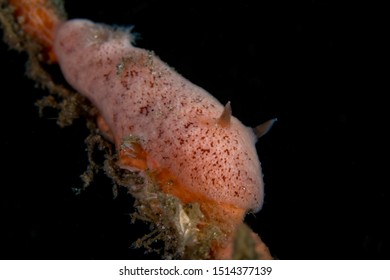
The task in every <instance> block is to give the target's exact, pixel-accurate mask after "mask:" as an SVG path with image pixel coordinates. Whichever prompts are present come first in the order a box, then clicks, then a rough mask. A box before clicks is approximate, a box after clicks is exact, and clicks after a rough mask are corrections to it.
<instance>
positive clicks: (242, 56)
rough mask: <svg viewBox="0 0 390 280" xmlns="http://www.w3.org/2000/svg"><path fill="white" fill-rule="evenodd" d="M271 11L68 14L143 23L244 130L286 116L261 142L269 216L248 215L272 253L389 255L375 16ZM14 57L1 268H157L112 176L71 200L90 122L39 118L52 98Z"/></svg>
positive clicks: (179, 8) (5, 86) (4, 91)
mask: <svg viewBox="0 0 390 280" xmlns="http://www.w3.org/2000/svg"><path fill="white" fill-rule="evenodd" d="M210 2H212V3H210ZM263 2H264V1H261V2H258V1H247V0H244V1H240V2H232V3H226V2H225V1H156V0H149V1H126V3H125V4H124V1H118V0H112V1H105V2H96V1H83V6H80V4H79V3H80V1H75V0H71V1H66V2H65V3H66V5H65V7H66V10H67V12H68V15H69V17H70V18H76V17H83V18H88V19H91V20H93V21H97V22H105V23H108V24H117V25H134V26H135V28H134V31H135V32H137V33H139V34H140V35H141V37H140V39H139V41H138V43H137V45H138V46H140V47H143V48H146V49H151V50H154V51H155V53H156V54H157V55H159V56H160V58H161V59H162V60H163V61H165V62H167V63H168V64H169V65H171V66H172V67H174V68H175V69H176V70H177V71H178V72H179V73H181V74H182V75H183V76H185V77H186V78H188V79H189V80H191V81H192V82H193V83H195V84H198V85H200V86H202V87H203V88H205V89H206V90H207V91H209V92H210V93H211V94H213V95H214V96H216V97H217V98H218V99H219V100H220V101H221V102H222V103H226V102H227V101H231V104H232V108H233V115H235V116H236V117H237V118H238V119H240V120H241V121H242V122H243V123H244V124H246V125H248V126H255V125H257V124H260V123H262V122H264V121H266V120H268V119H270V118H274V117H277V118H278V122H277V123H276V124H275V126H274V127H273V128H272V130H271V131H270V132H269V134H268V135H266V136H265V137H263V138H262V139H260V140H259V142H258V144H257V149H258V154H259V157H260V160H261V162H262V167H263V173H264V181H265V184H266V185H265V193H266V196H265V203H264V207H263V209H262V210H261V211H260V212H259V213H257V214H255V215H252V214H250V215H248V217H247V223H248V224H249V225H250V226H251V227H252V228H253V229H254V230H255V231H256V232H257V233H259V234H260V236H261V237H262V239H263V240H264V241H265V243H266V244H267V245H268V246H269V248H270V250H271V253H272V254H273V255H274V256H275V257H277V258H279V259H390V239H389V236H390V232H389V230H388V229H387V223H388V213H390V206H389V205H390V197H389V195H390V193H389V184H388V181H385V180H384V174H386V172H387V171H388V169H387V168H386V167H385V166H386V165H385V164H383V162H385V160H386V156H385V150H384V147H385V143H386V142H385V137H384V136H385V131H386V130H385V129H386V128H388V124H387V126H383V123H384V122H385V121H386V120H388V118H386V116H385V115H386V111H387V110H386V109H385V104H386V103H385V102H384V96H385V91H383V90H380V89H378V88H377V85H378V80H381V79H382V76H381V74H380V73H378V71H377V68H376V67H375V66H374V65H375V63H377V62H378V60H380V59H381V58H380V55H379V51H380V50H379V49H378V48H377V46H378V45H380V42H379V40H380V39H379V38H377V35H376V33H375V32H374V30H375V22H373V21H372V18H373V16H372V15H371V14H370V12H369V10H367V9H366V7H363V6H347V5H345V6H342V5H340V4H331V3H330V2H329V1H312V2H311V3H310V4H308V3H305V4H303V3H297V2H295V1H286V2H276V1H270V2H272V3H263ZM293 2H294V3H293ZM85 3H90V5H86V4H85ZM356 5H357V4H356ZM378 20H380V19H378ZM7 48H8V47H7V46H6V45H5V44H4V43H1V44H0V58H1V65H0V71H1V72H0V81H1V97H2V101H1V104H2V106H1V108H2V109H1V110H0V111H1V119H2V123H3V127H2V132H1V133H2V137H1V148H2V156H1V161H2V166H3V167H2V168H1V177H2V178H1V182H2V183H1V187H0V207H1V212H0V215H1V216H0V217H1V226H0V259H139V258H146V259H147V258H158V255H156V254H147V255H145V254H144V253H143V250H142V249H139V250H136V249H133V248H131V244H132V242H134V241H135V240H136V238H139V237H141V236H142V235H143V234H145V233H146V232H147V230H148V228H147V226H146V225H144V224H142V223H136V224H131V223H130V217H129V215H128V214H129V213H131V212H132V211H133V209H132V203H133V200H132V198H131V197H130V196H129V195H126V193H125V192H124V190H119V195H118V196H117V198H116V199H113V197H112V191H111V187H112V184H111V182H110V180H109V179H107V178H106V177H105V176H104V175H103V174H100V175H98V177H97V178H96V180H95V182H94V183H93V184H92V185H91V186H90V187H88V189H87V190H86V191H84V192H82V193H81V194H80V195H75V193H74V192H73V188H77V187H80V186H81V185H82V182H81V180H80V178H79V175H80V174H82V173H83V172H84V171H85V169H86V166H87V158H86V157H87V156H86V152H85V147H86V146H85V144H84V139H85V137H86V136H87V135H88V131H87V130H86V128H85V127H84V121H83V120H77V121H76V122H75V124H74V125H72V126H70V127H66V128H62V129H61V128H60V127H59V126H57V125H56V120H55V116H56V113H55V111H51V110H47V111H45V114H44V116H43V117H39V115H38V109H37V107H36V106H35V105H34V102H35V101H36V100H37V99H39V98H40V97H42V96H43V95H45V94H46V92H45V91H44V90H41V89H39V88H34V82H33V81H31V80H29V79H28V78H26V77H25V76H24V72H25V70H24V69H25V68H24V65H25V62H26V56H25V55H24V54H18V53H16V52H15V51H8V50H7ZM382 75H383V74H382Z"/></svg>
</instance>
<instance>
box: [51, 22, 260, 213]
mask: <svg viewBox="0 0 390 280" xmlns="http://www.w3.org/2000/svg"><path fill="white" fill-rule="evenodd" d="M55 53H56V55H57V56H58V60H59V64H60V67H61V69H62V72H63V74H64V75H65V78H66V79H67V81H68V82H69V83H70V84H71V85H72V86H73V87H74V88H75V89H76V90H78V91H79V92H80V93H81V94H83V95H85V96H86V97H87V98H88V99H90V100H91V101H92V102H93V103H94V104H95V105H96V107H97V108H98V110H99V112H100V113H101V115H102V117H103V118H104V120H105V122H106V124H107V125H108V127H109V129H110V131H111V133H112V135H113V138H114V142H115V144H116V147H117V148H118V149H120V147H121V145H122V143H123V141H124V139H126V137H129V136H137V137H139V139H140V143H141V145H142V147H143V149H144V150H145V151H146V153H147V165H148V168H149V169H151V170H157V171H158V170H169V172H170V174H171V175H173V176H174V177H175V178H176V179H177V180H178V181H179V183H180V184H181V185H182V186H184V187H185V188H186V189H187V190H188V192H189V193H197V194H201V196H202V197H206V198H208V199H209V200H211V201H214V202H216V203H217V204H219V203H221V204H228V205H232V206H234V207H237V208H239V209H243V210H244V212H246V211H248V210H253V211H257V210H259V209H260V208H261V205H262V200H263V180H262V174H261V168H260V162H259V159H258V157H257V153H256V149H255V142H256V138H255V136H254V134H253V132H252V130H251V129H250V128H248V127H246V126H244V125H243V124H242V123H241V122H240V121H239V120H237V119H236V118H234V117H232V118H231V122H230V124H229V125H221V124H220V123H219V122H218V119H219V117H220V115H221V113H222V112H223V108H224V106H223V105H222V104H220V103H219V102H218V101H217V100H216V99H215V98H214V97H213V96H211V95H210V94H209V93H207V92H206V91H205V90H203V89H201V88H200V87H198V86H196V85H194V84H192V83H191V82H189V81H188V80H186V79H185V78H183V77H182V76H180V75H179V74H177V73H176V72H175V71H174V70H173V69H172V68H170V67H169V66H167V65H166V64H165V63H163V62H162V61H161V60H160V59H159V58H158V57H156V56H155V55H154V54H153V53H151V52H148V51H146V50H143V49H139V48H136V47H134V46H132V45H131V35H130V34H129V32H126V31H120V30H113V29H112V28H110V27H108V26H105V25H99V24H95V23H92V22H91V21H87V20H71V21H68V22H65V23H63V24H61V25H60V26H59V28H58V30H57V35H56V40H55Z"/></svg>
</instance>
